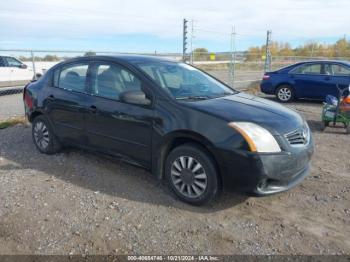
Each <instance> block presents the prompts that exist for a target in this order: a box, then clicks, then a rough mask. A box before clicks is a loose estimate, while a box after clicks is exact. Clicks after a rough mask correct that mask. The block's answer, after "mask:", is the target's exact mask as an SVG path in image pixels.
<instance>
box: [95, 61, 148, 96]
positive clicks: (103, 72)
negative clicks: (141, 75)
mask: <svg viewBox="0 0 350 262" xmlns="http://www.w3.org/2000/svg"><path fill="white" fill-rule="evenodd" d="M94 69H95V70H94V71H95V74H94V75H95V77H94V78H93V81H92V94H93V95H96V96H100V97H105V98H110V99H114V100H119V97H120V94H121V93H122V92H124V91H128V90H141V81H140V80H139V79H138V78H137V77H136V76H135V75H134V74H133V73H131V72H130V71H129V70H127V69H125V68H123V67H121V66H119V65H116V64H109V63H98V64H96V65H95V66H94Z"/></svg>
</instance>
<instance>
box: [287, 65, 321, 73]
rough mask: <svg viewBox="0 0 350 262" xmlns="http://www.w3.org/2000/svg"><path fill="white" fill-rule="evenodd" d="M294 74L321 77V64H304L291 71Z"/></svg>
mask: <svg viewBox="0 0 350 262" xmlns="http://www.w3.org/2000/svg"><path fill="white" fill-rule="evenodd" d="M290 73H292V74H308V75H319V74H321V64H304V65H300V66H298V67H296V68H294V69H293V70H291V71H290Z"/></svg>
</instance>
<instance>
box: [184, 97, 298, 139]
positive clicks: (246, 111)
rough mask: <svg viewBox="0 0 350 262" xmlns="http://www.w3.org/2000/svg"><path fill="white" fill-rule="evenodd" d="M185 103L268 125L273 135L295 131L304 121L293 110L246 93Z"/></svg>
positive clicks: (205, 110) (233, 119)
mask: <svg viewBox="0 0 350 262" xmlns="http://www.w3.org/2000/svg"><path fill="white" fill-rule="evenodd" d="M186 104H187V105H188V106H190V107H191V108H193V109H196V110H199V111H201V112H204V113H207V114H210V115H213V116H216V117H220V118H222V119H224V120H226V121H227V122H231V121H247V122H254V123H256V124H259V125H260V126H263V127H264V128H266V129H268V130H269V131H270V132H271V133H273V134H274V135H282V134H286V133H289V132H291V131H294V130H295V129H297V128H299V127H300V126H302V125H303V122H304V120H303V118H302V117H301V116H300V115H299V114H298V113H297V112H295V111H294V110H292V109H289V108H287V107H285V106H282V105H280V104H278V103H276V102H273V101H270V100H267V99H263V98H259V97H256V96H253V95H249V94H246V93H237V94H234V95H230V96H225V97H220V98H215V99H208V100H201V101H196V102H186Z"/></svg>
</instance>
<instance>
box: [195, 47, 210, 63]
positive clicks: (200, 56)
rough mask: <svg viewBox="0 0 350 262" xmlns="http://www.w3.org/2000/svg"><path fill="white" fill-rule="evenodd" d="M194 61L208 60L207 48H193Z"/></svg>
mask: <svg viewBox="0 0 350 262" xmlns="http://www.w3.org/2000/svg"><path fill="white" fill-rule="evenodd" d="M193 59H194V61H206V60H209V52H208V49H206V48H203V47H200V48H196V49H194V50H193Z"/></svg>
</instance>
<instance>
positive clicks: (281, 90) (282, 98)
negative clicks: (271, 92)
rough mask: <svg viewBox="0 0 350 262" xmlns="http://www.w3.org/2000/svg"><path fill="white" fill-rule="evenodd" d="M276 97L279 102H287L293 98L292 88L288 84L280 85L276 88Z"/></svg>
mask: <svg viewBox="0 0 350 262" xmlns="http://www.w3.org/2000/svg"><path fill="white" fill-rule="evenodd" d="M276 98H277V100H278V101H279V102H281V103H288V102H291V101H293V100H294V90H293V88H292V87H291V86H290V85H281V86H279V87H278V88H277V90H276Z"/></svg>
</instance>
